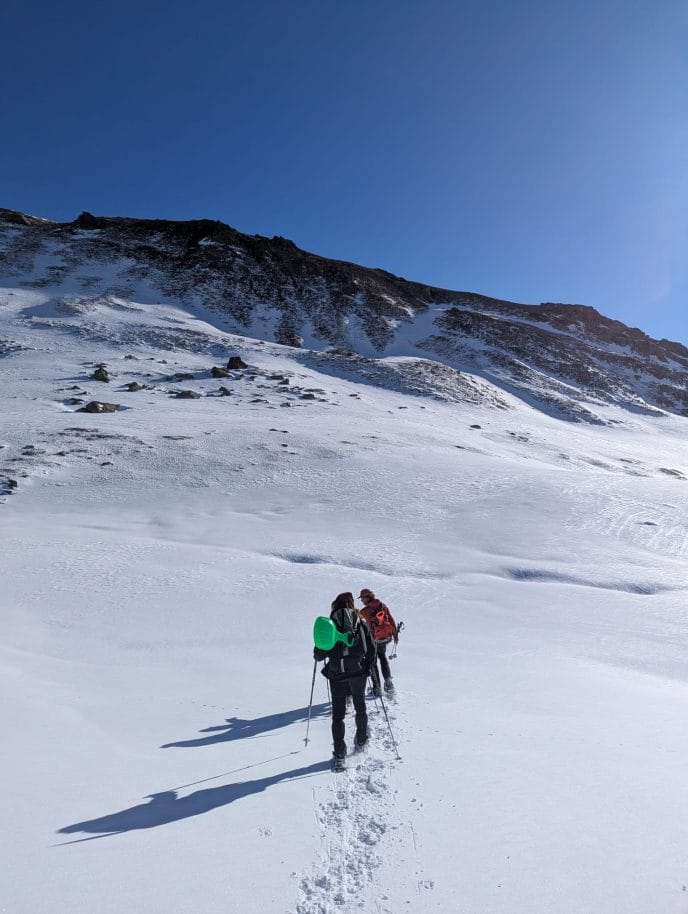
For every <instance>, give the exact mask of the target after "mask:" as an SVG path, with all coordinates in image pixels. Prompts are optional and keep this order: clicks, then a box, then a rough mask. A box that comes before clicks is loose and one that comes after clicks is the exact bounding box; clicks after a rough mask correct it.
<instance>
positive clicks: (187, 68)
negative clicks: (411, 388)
mask: <svg viewBox="0 0 688 914" xmlns="http://www.w3.org/2000/svg"><path fill="white" fill-rule="evenodd" d="M0 54H1V55H2V57H1V59H2V61H3V67H2V69H3V75H2V79H1V80H0V106H1V107H0V206H6V207H10V208H14V209H20V210H24V211H25V212H31V213H36V214H39V215H44V216H48V217H49V218H52V219H56V220H61V221H67V220H71V219H73V218H75V217H76V216H77V215H78V213H79V212H80V211H81V210H89V211H91V212H94V213H98V214H108V215H130V216H144V217H161V218H171V219H176V218H178V219H189V218H201V217H208V218H214V219H221V220H222V221H224V222H227V223H229V224H230V225H232V226H233V227H235V228H237V229H239V230H241V231H245V232H250V233H260V234H264V235H275V234H279V235H284V236H286V237H288V238H291V239H293V240H294V241H295V242H296V243H297V244H298V245H299V246H301V247H303V248H306V249H307V250H311V251H315V252H317V253H320V254H323V255H325V256H330V257H336V258H339V259H343V260H352V261H355V262H357V263H362V264H365V265H368V266H376V267H384V268H385V269H388V270H390V271H392V272H393V273H397V274H399V275H401V276H405V277H407V278H409V279H415V280H419V281H423V282H428V283H431V284H433V285H438V286H445V287H447V288H452V289H464V290H471V291H477V292H483V293H486V294H490V295H494V296H497V297H501V298H508V299H512V300H515V301H522V302H529V303H537V302H540V301H566V302H578V303H583V304H590V305H593V306H594V307H596V308H598V310H600V311H601V312H603V313H604V314H607V315H609V316H611V317H616V318H618V319H620V320H623V321H624V322H626V323H629V324H631V325H633V326H639V327H641V328H642V329H644V330H645V331H646V332H648V333H650V334H651V335H653V336H659V337H661V336H666V337H669V338H672V339H678V340H681V341H683V342H688V318H687V316H686V303H687V302H688V270H687V265H688V258H687V257H686V254H687V253H688V244H687V241H688V168H687V166H688V117H687V116H688V6H687V5H686V4H685V3H684V2H683V0H681V2H679V0H658V2H654V3H650V2H649V0H644V2H637V0H597V2H596V0H522V2H521V0H509V2H507V0H480V2H478V0H468V2H462V0H452V2H449V0H414V2H407V0H393V2H392V0H338V2H335V0H291V2H290V0H283V2H277V0H265V2H261V0H250V2H248V0H237V2H233V0H225V2H218V0H206V2H204V0H197V2H196V3H191V2H179V0H165V2H159V0H140V2H138V3H133V2H130V0H123V2H118V3H112V4H104V3H103V4H101V3H97V2H93V0H89V2H82V0H64V2H62V3H59V4H57V3H54V2H50V3H48V2H36V0H22V2H17V0H3V3H2V4H1V5H0Z"/></svg>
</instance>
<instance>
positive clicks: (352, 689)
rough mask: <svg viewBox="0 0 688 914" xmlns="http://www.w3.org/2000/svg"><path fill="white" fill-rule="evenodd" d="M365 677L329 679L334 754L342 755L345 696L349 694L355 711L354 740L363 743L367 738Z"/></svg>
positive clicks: (343, 746)
mask: <svg viewBox="0 0 688 914" xmlns="http://www.w3.org/2000/svg"><path fill="white" fill-rule="evenodd" d="M365 686H366V677H365V676H356V677H355V678H354V679H344V680H340V681H339V682H333V681H332V680H330V688H331V689H332V741H333V742H334V754H335V755H344V754H345V753H346V743H345V742H344V716H345V714H346V696H347V695H351V697H352V698H353V700H354V711H355V712H356V740H357V741H358V742H359V743H364V742H365V741H366V739H367V738H368V712H367V711H366V702H365Z"/></svg>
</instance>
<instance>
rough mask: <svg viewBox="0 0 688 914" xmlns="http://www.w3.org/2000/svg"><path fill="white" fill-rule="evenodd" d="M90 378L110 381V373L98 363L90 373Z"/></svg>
mask: <svg viewBox="0 0 688 914" xmlns="http://www.w3.org/2000/svg"><path fill="white" fill-rule="evenodd" d="M91 378H92V379H93V380H94V381H105V382H109V381H110V375H109V374H108V370H107V368H105V366H104V365H99V366H98V367H97V368H96V370H95V371H94V372H93V374H92V375H91Z"/></svg>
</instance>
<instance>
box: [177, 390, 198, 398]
mask: <svg viewBox="0 0 688 914" xmlns="http://www.w3.org/2000/svg"><path fill="white" fill-rule="evenodd" d="M174 396H175V398H176V399H177V400H200V398H201V395H200V394H199V393H198V392H197V391H195V390H178V391H176V392H175V395H174Z"/></svg>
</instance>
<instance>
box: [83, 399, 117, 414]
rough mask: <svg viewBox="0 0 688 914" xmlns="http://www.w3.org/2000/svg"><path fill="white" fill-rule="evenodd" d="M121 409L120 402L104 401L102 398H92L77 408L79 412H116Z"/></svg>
mask: <svg viewBox="0 0 688 914" xmlns="http://www.w3.org/2000/svg"><path fill="white" fill-rule="evenodd" d="M119 409H121V407H120V405H119V403H102V402H101V401H100V400H91V401H90V402H88V403H87V404H86V406H82V407H81V408H80V409H77V412H78V413H116V412H117V410H119Z"/></svg>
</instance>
